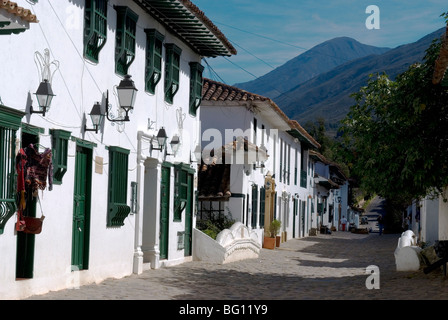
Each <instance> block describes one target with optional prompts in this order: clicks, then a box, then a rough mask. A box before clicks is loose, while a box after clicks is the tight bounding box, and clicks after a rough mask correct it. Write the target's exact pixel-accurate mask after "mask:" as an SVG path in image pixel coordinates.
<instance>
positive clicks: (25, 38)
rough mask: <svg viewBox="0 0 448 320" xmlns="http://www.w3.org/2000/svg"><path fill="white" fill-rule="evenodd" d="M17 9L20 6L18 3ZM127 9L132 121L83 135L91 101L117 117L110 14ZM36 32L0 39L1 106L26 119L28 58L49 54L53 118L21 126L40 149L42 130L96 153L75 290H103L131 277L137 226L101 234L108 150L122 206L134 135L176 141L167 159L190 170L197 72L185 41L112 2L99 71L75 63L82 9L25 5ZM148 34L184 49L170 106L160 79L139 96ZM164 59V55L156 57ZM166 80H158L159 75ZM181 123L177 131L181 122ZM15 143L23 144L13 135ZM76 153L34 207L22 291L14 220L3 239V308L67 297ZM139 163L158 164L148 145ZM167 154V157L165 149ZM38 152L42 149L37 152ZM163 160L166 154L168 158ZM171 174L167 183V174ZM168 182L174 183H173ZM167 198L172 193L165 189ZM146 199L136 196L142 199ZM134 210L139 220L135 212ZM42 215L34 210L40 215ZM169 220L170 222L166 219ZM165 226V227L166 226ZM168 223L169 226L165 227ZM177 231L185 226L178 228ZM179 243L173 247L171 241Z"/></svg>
mask: <svg viewBox="0 0 448 320" xmlns="http://www.w3.org/2000/svg"><path fill="white" fill-rule="evenodd" d="M19 4H20V3H19ZM117 4H118V5H126V6H129V7H130V8H131V9H132V10H133V11H134V12H136V13H137V14H138V15H139V20H138V22H137V47H136V58H135V61H134V62H133V64H132V65H131V67H130V69H129V74H130V75H132V79H133V81H134V82H135V85H136V87H137V88H138V90H139V91H138V95H137V100H136V103H135V108H134V110H133V112H131V113H130V119H131V121H130V122H129V123H126V124H125V125H117V124H116V125H112V123H110V122H109V121H107V120H105V122H104V125H103V128H102V129H101V132H100V133H98V134H95V133H94V132H86V133H85V134H83V132H82V125H83V124H84V123H83V120H84V118H87V125H88V126H89V127H91V122H90V117H89V115H88V113H90V110H91V108H92V106H93V104H94V103H95V102H96V101H103V100H104V97H103V96H104V94H105V93H106V91H107V90H109V96H110V103H111V104H112V105H113V109H112V111H113V113H114V114H115V115H117V110H116V107H117V105H118V102H117V99H116V98H115V95H114V86H117V85H118V84H119V82H120V80H121V79H122V77H121V76H119V75H117V74H115V71H114V70H115V67H114V60H115V58H114V52H115V29H116V28H115V26H116V11H115V10H114V9H113V5H117ZM23 5H24V6H28V7H29V6H31V7H32V10H33V13H35V14H36V15H37V17H38V20H39V23H37V24H32V25H31V28H30V29H29V30H27V31H26V32H24V33H22V34H19V35H11V36H0V48H1V49H2V50H1V51H2V53H1V58H2V67H1V75H2V81H1V86H0V97H1V100H2V102H3V104H4V105H6V106H8V107H11V108H14V109H17V110H22V111H26V112H28V110H29V103H30V101H31V100H32V101H33V106H34V108H35V109H37V102H36V99H35V96H34V94H33V93H34V92H35V91H36V89H37V87H38V85H39V81H40V80H39V74H38V70H37V68H36V65H35V62H34V53H35V52H36V51H38V52H41V53H42V52H43V51H44V50H45V49H49V50H50V53H51V60H57V61H59V63H60V68H59V70H58V71H57V72H56V73H55V75H54V77H53V81H52V87H53V91H54V93H55V94H56V96H55V97H54V99H53V102H52V105H51V109H50V110H49V111H48V112H47V114H46V116H45V117H42V116H41V115H38V114H32V115H29V114H27V115H26V116H25V117H24V118H23V122H25V123H29V124H31V125H33V126H37V127H41V128H45V133H44V134H42V135H40V143H41V145H43V146H45V147H51V141H50V138H51V137H50V135H49V129H63V130H67V131H71V132H72V136H74V137H77V138H80V139H83V140H87V141H90V142H93V143H95V144H96V145H97V146H96V147H95V148H94V149H93V158H94V159H95V157H101V158H103V159H104V166H103V172H102V173H101V174H99V173H95V170H94V166H93V172H92V203H91V232H90V253H89V257H90V259H89V269H88V270H84V271H82V272H81V274H80V277H79V279H78V280H79V282H80V283H81V284H84V283H91V282H100V281H102V280H104V279H105V278H108V277H116V278H120V277H124V276H127V275H129V274H131V273H132V270H133V263H134V262H133V255H134V249H135V232H136V229H135V226H136V217H137V216H138V215H132V214H131V215H129V216H128V217H127V218H126V220H125V221H124V226H122V227H120V228H107V227H106V216H107V212H106V209H107V185H108V151H107V150H106V146H120V147H122V148H126V149H129V150H130V152H131V153H130V155H129V172H128V203H129V201H130V195H131V189H130V185H131V181H137V180H138V177H137V170H136V168H137V132H138V131H142V132H145V133H147V134H156V133H157V129H159V128H161V127H162V126H163V127H165V129H166V131H167V133H168V136H169V139H168V141H167V143H169V142H170V141H171V138H172V136H173V135H174V134H181V141H182V144H181V148H180V151H179V152H178V154H177V156H176V157H173V156H168V157H167V158H166V160H167V161H170V162H173V163H179V162H184V163H189V161H190V151H191V150H193V149H194V147H192V146H194V145H196V144H197V142H198V138H199V115H198V116H197V117H192V116H190V115H189V113H188V108H189V107H188V104H189V88H190V79H189V76H190V75H189V73H190V67H189V62H191V61H195V62H200V57H199V56H198V55H197V54H196V53H194V52H193V51H192V50H191V49H190V48H189V47H187V46H186V45H185V44H184V43H183V42H182V41H180V40H179V39H177V38H176V37H175V36H173V35H172V34H170V33H169V32H168V31H166V30H165V29H164V27H163V26H162V25H161V24H159V23H158V22H156V21H155V20H154V19H152V18H151V17H149V16H148V15H147V14H146V13H144V12H143V11H142V10H141V9H140V7H138V6H137V5H136V4H135V3H133V2H131V1H124V0H111V1H109V5H108V30H107V32H108V34H107V42H106V45H105V47H104V48H103V49H102V50H101V53H100V57H99V63H98V64H93V63H91V62H89V61H87V60H85V59H84V58H83V57H82V53H83V24H84V22H83V19H84V1H83V0H70V1H39V2H38V3H37V4H36V5H33V6H32V5H30V4H28V3H26V4H23ZM145 28H156V29H157V30H158V31H159V32H161V33H163V34H164V35H165V43H170V42H173V43H175V44H176V45H177V46H179V47H180V48H181V49H182V55H181V74H180V89H179V91H178V93H177V94H176V96H175V97H174V103H173V104H168V103H166V102H165V101H164V94H163V78H162V80H161V81H160V82H159V84H158V85H157V88H156V94H155V95H151V94H149V93H146V92H145V90H144V70H145V47H146V35H145V33H144V29H145ZM163 57H164V55H163ZM163 74H164V71H163V70H162V75H163ZM178 118H182V119H184V121H183V123H182V124H183V128H182V129H181V127H180V123H179V121H177V120H176V119H178ZM149 120H150V121H154V122H155V123H154V124H153V129H152V130H149V129H148V121H149ZM18 137H20V134H19V135H18ZM75 147H76V143H75V142H73V141H70V142H69V150H68V171H67V173H66V174H65V176H64V178H63V183H62V185H55V186H54V189H53V191H44V192H43V195H42V194H41V202H42V208H43V211H44V214H45V216H46V219H45V221H44V227H43V231H42V233H41V234H40V235H36V242H35V254H34V278H33V279H29V280H24V281H16V280H15V259H16V232H15V230H14V223H15V216H14V217H13V218H11V219H10V220H9V221H8V223H7V225H6V228H5V233H4V234H3V235H0V256H1V260H2V263H1V264H0V282H1V283H2V285H1V286H0V298H23V297H26V296H28V295H30V294H38V293H45V292H47V291H49V290H58V289H62V288H65V287H67V286H68V285H69V284H67V283H69V282H70V281H72V278H71V277H72V274H71V273H70V263H71V247H72V239H71V230H72V220H73V218H72V216H73V189H74V164H75V152H76V148H75ZM143 148H144V149H143V153H144V154H143V156H147V157H150V156H152V157H153V158H157V159H159V161H163V158H162V155H160V154H159V152H158V151H154V152H153V154H152V155H150V154H149V145H145V146H143ZM168 148H169V147H168ZM42 150H43V149H41V151H42ZM168 152H171V150H170V149H168ZM172 174H173V173H172ZM171 178H172V181H173V180H174V178H173V176H172V177H171ZM171 190H173V189H171ZM142 192H143V191H142ZM141 207H142V204H141V203H140V211H141V212H142V210H143V209H142V208H141ZM37 214H38V215H39V214H40V212H39V208H38V209H37ZM170 214H171V215H172V212H171V213H170ZM170 217H171V216H170ZM170 219H171V218H170ZM170 221H172V219H171V220H170ZM182 221H185V219H184V218H183V220H182ZM183 229H184V224H180V223H179V224H175V225H174V226H173V227H171V228H170V239H177V231H179V230H183ZM170 243H171V244H172V245H174V244H173V243H176V240H170ZM169 252H170V255H169V258H168V260H173V261H177V260H179V259H182V257H183V252H179V251H177V250H175V249H173V248H172V247H170V251H169Z"/></svg>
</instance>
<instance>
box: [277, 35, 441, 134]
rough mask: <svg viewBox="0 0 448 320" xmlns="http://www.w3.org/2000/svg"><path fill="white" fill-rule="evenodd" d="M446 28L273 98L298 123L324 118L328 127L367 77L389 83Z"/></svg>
mask: <svg viewBox="0 0 448 320" xmlns="http://www.w3.org/2000/svg"><path fill="white" fill-rule="evenodd" d="M444 31H445V28H441V29H439V30H437V31H435V32H432V33H430V34H428V35H426V36H424V37H422V38H420V39H419V40H417V41H415V42H413V43H409V44H404V45H400V46H398V47H396V48H394V49H391V50H389V51H387V52H385V53H383V54H381V55H369V56H366V57H362V58H359V59H355V60H353V61H350V62H347V63H345V64H342V65H340V66H337V67H335V68H334V69H332V70H330V71H328V72H325V73H322V74H320V75H318V76H316V77H314V78H312V79H310V80H308V81H306V82H304V83H301V84H299V85H297V86H295V87H294V88H292V89H290V90H289V91H287V92H285V93H283V94H282V95H280V96H278V97H277V98H275V99H274V101H275V102H276V103H277V104H278V105H279V106H280V107H281V108H282V110H283V111H284V112H285V113H286V114H287V115H288V116H289V117H290V118H291V119H294V120H298V121H299V122H301V123H304V122H306V121H312V122H313V120H314V121H315V120H317V118H319V117H323V118H324V119H325V120H326V121H327V122H328V124H329V125H330V126H333V127H334V126H335V122H339V121H340V120H342V119H343V118H344V117H345V115H346V114H347V112H348V111H349V108H350V106H351V105H352V104H353V103H354V100H353V98H351V97H350V95H351V94H352V93H354V92H358V91H359V89H360V88H361V87H362V86H364V85H366V84H367V81H368V78H369V75H371V74H378V73H386V74H387V75H388V76H389V77H390V78H391V79H392V80H393V79H395V77H396V76H397V75H398V74H400V73H402V72H404V71H405V70H406V69H407V68H408V67H409V66H410V65H411V64H413V63H416V62H420V61H422V59H423V57H424V55H425V51H426V49H427V48H428V47H429V46H430V44H431V42H432V41H433V40H434V39H436V38H438V37H440V36H442V35H443V33H444Z"/></svg>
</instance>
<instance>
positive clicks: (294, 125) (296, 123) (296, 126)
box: [290, 120, 321, 149]
mask: <svg viewBox="0 0 448 320" xmlns="http://www.w3.org/2000/svg"><path fill="white" fill-rule="evenodd" d="M290 122H291V127H293V128H295V129H297V131H299V132H300V133H301V134H302V135H303V136H305V137H306V139H307V140H308V141H309V142H310V143H311V144H312V145H314V146H315V147H316V148H318V149H319V148H320V147H321V145H320V143H319V142H317V141H316V140H315V139H314V138H313V137H312V136H311V135H310V134H309V133H308V132H307V131H306V130H305V129H304V128H303V127H302V126H301V125H300V124H299V123H298V122H297V121H296V120H291V121H290Z"/></svg>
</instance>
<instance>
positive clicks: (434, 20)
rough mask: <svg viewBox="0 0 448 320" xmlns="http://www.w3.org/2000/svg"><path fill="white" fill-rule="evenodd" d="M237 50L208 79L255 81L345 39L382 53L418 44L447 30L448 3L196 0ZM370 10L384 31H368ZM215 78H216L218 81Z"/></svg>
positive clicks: (215, 63) (213, 61)
mask: <svg viewBox="0 0 448 320" xmlns="http://www.w3.org/2000/svg"><path fill="white" fill-rule="evenodd" d="M192 1H193V3H194V4H196V5H197V6H198V7H199V8H200V9H201V10H202V11H203V12H204V13H205V15H206V16H207V17H208V18H209V19H210V20H212V21H213V22H214V23H215V24H216V26H217V27H218V28H219V29H220V30H221V31H222V32H223V33H224V34H225V36H226V37H227V38H228V39H229V40H230V41H231V42H232V43H233V45H234V47H235V48H236V49H237V50H238V54H237V55H236V56H232V57H228V58H223V57H218V58H208V59H206V60H207V63H208V64H209V65H210V66H211V68H212V70H213V71H212V70H211V69H210V68H208V67H207V64H206V63H203V64H204V66H205V67H206V69H205V71H204V76H205V77H208V78H212V79H215V80H217V81H222V82H225V83H227V84H230V85H232V84H235V83H239V82H246V81H250V80H254V79H255V78H256V77H261V76H263V75H264V74H266V73H268V72H269V71H272V70H273V69H274V68H276V67H279V66H281V65H282V64H284V63H285V62H287V61H288V60H290V59H292V58H294V57H296V56H297V55H299V54H301V53H303V52H305V51H306V49H311V48H312V47H313V46H315V45H317V44H319V43H322V42H324V41H326V40H330V39H332V38H335V37H341V36H347V37H351V38H354V39H356V40H358V41H359V42H361V43H364V44H369V45H374V46H378V47H391V48H394V47H397V46H399V45H402V44H406V43H410V42H414V41H417V40H418V39H420V38H421V37H423V36H425V35H427V34H428V33H431V32H433V31H435V30H437V29H439V28H442V27H444V25H445V24H444V19H443V18H442V17H440V14H442V13H443V12H446V11H448V2H447V0H372V1H365V0H276V1H272V0H225V1H222V0H192ZM369 5H376V6H377V7H378V9H379V18H380V19H379V24H380V25H379V26H380V29H370V30H369V29H368V28H367V27H366V20H367V19H368V18H369V17H370V16H371V15H372V13H371V12H370V13H366V8H367V7H368V6H369ZM214 73H216V74H217V75H215V74H214Z"/></svg>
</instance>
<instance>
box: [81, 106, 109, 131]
mask: <svg viewBox="0 0 448 320" xmlns="http://www.w3.org/2000/svg"><path fill="white" fill-rule="evenodd" d="M89 115H90V118H91V120H92V124H93V129H88V128H87V125H84V131H95V133H98V129H99V127H100V126H101V125H102V124H103V120H104V114H103V113H102V112H101V104H100V103H99V102H97V103H95V104H94V105H93V107H92V111H90V114H89Z"/></svg>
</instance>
